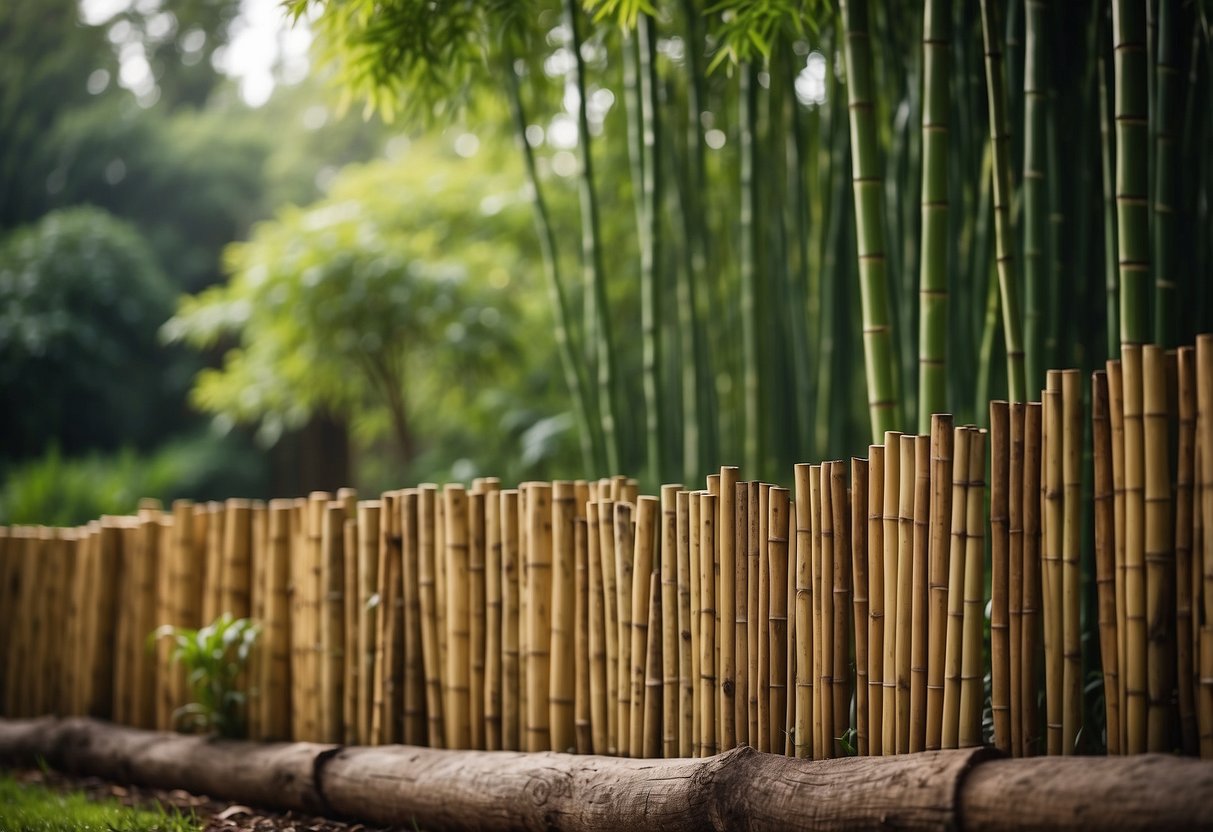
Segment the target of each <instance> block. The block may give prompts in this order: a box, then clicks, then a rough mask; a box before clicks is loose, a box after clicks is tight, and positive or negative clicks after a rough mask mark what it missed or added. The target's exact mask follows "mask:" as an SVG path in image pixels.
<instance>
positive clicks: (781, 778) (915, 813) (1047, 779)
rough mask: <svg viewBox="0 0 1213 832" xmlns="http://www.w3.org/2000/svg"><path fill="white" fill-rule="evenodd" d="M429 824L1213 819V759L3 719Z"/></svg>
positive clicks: (229, 795) (672, 825)
mask: <svg viewBox="0 0 1213 832" xmlns="http://www.w3.org/2000/svg"><path fill="white" fill-rule="evenodd" d="M38 758H41V759H44V760H46V761H47V762H48V763H50V764H51V765H53V766H56V767H58V768H61V769H64V770H66V771H70V772H75V773H80V774H94V775H101V776H105V777H109V778H112V779H118V780H122V781H126V782H131V783H138V784H143V785H150V786H156V787H161V788H181V789H186V790H188V791H193V792H199V793H204V794H209V795H210V796H212V797H217V798H223V799H229V800H234V801H239V802H243V803H250V804H260V805H264V806H268V807H274V808H280V809H295V810H303V811H308V812H311V813H315V814H330V815H332V814H337V815H344V816H347V817H351V818H356V819H358V820H362V821H367V822H372V823H380V824H392V825H406V826H407V825H409V824H416V825H417V827H419V828H423V829H427V830H443V829H486V830H494V829H530V830H558V829H564V830H577V831H578V832H582V831H583V830H598V829H602V830H614V829H636V830H644V829H653V830H660V832H677V830H682V829H696V830H698V829H750V830H760V829H789V830H795V829H805V830H807V829H819V830H829V829H844V828H845V829H887V828H891V827H896V828H906V829H977V830H1012V829H1014V830H1023V829H1031V828H1040V827H1046V826H1047V827H1050V828H1057V829H1063V830H1066V829H1075V830H1077V829H1087V828H1103V829H1117V830H1119V829H1126V830H1127V829H1145V828H1151V829H1213V812H1211V811H1210V801H1211V795H1213V765H1210V764H1209V763H1208V762H1202V761H1198V760H1192V759H1184V758H1178V757H1169V756H1165V755H1159V754H1153V755H1142V756H1138V757H1132V758H1082V759H1062V758H1030V759H1016V760H1007V759H998V758H997V754H995V753H994V752H992V751H989V750H987V749H981V748H970V749H962V750H959V751H930V752H923V753H919V754H912V755H901V756H893V757H849V758H844V759H837V760H828V761H817V762H814V761H810V760H801V759H795V758H788V757H783V756H778V755H773V754H762V753H759V752H757V751H754V750H753V749H751V748H748V747H743V748H738V749H734V750H732V751H729V752H727V753H725V754H721V755H718V756H715V757H709V758H704V759H674V760H634V759H621V758H614V757H598V756H588V755H587V756H577V755H569V754H555V753H540V754H521V753H516V752H486V751H442V750H434V749H428V748H417V747H412V746H382V747H375V748H365V747H339V746H333V745H320V744H315V743H289V744H288V743H277V744H256V743H245V742H231V741H217V740H208V739H204V738H199V737H184V736H180V735H176V734H168V733H157V732H152V731H141V730H136V729H132V728H125V727H120V726H116V725H111V724H109V723H105V722H100V721H96V720H90V719H65V720H55V719H49V718H47V719H39V720H2V719H0V761H4V760H8V761H20V762H25V763H30V762H33V761H34V760H36V759H38Z"/></svg>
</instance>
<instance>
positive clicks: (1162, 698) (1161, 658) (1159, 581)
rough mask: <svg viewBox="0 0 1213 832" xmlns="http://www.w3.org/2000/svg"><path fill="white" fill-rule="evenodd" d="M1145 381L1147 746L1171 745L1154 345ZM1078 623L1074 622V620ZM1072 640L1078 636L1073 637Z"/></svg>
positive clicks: (1165, 490) (1168, 580) (1164, 494)
mask: <svg viewBox="0 0 1213 832" xmlns="http://www.w3.org/2000/svg"><path fill="white" fill-rule="evenodd" d="M1142 378H1143V381H1144V389H1143V400H1142V420H1143V433H1144V441H1145V521H1146V531H1145V551H1144V560H1145V568H1146V634H1147V639H1148V641H1147V644H1146V680H1147V684H1146V697H1147V698H1146V750H1148V751H1169V750H1170V747H1171V738H1170V736H1169V732H1170V725H1169V721H1170V716H1171V714H1170V712H1169V711H1170V699H1171V697H1172V695H1173V690H1174V687H1175V674H1174V669H1173V662H1174V649H1173V644H1172V641H1171V639H1172V628H1173V627H1174V618H1175V610H1174V592H1175V551H1174V548H1173V542H1174V540H1173V537H1172V533H1173V526H1172V523H1173V518H1172V516H1171V475H1170V465H1169V463H1168V459H1167V457H1168V437H1167V434H1168V425H1167V423H1168V418H1169V417H1168V409H1167V368H1166V353H1165V352H1164V351H1163V350H1162V349H1161V348H1160V347H1157V346H1155V345H1152V344H1150V345H1146V346H1144V347H1143V348H1142ZM1075 623H1076V624H1077V621H1076V622H1075ZM1076 640H1077V639H1076Z"/></svg>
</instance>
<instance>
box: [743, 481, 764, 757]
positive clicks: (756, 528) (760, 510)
mask: <svg viewBox="0 0 1213 832" xmlns="http://www.w3.org/2000/svg"><path fill="white" fill-rule="evenodd" d="M763 485H764V484H763V483H761V482H757V481H755V482H751V483H750V504H749V506H748V509H747V510H748V512H749V528H748V529H747V530H746V532H747V536H748V537H749V541H748V544H747V545H748V553H747V556H746V561H747V563H746V588H747V595H746V607H747V608H748V610H749V618H748V620H747V626H746V629H747V633H748V636H749V637H748V639H747V641H748V642H749V645H748V646H747V649H748V651H749V659H750V672H749V673H750V678H749V699H750V730H749V734H750V744H751V745H753V746H754V747H755V748H758V747H759V746H758V732H759V727H758V726H759V718H758V702H759V684H758V664H759V662H758V660H759V655H758V654H759V644H760V642H761V641H762V640H763V639H764V638H765V637H766V628H765V627H763V626H762V621H761V620H760V613H761V607H762V605H763V603H764V602H763V601H762V591H761V587H760V586H759V580H760V572H761V571H762V566H761V561H762V560H763V559H765V555H766V526H767V516H766V503H765V500H766V494H767V493H769V487H767V488H766V489H765V490H764V487H763ZM760 555H761V557H760Z"/></svg>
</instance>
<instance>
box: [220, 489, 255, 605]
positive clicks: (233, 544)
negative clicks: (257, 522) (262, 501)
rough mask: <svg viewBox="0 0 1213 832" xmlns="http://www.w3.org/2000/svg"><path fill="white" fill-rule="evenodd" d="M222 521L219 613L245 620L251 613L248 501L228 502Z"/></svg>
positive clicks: (250, 519)
mask: <svg viewBox="0 0 1213 832" xmlns="http://www.w3.org/2000/svg"><path fill="white" fill-rule="evenodd" d="M224 517H225V522H224V534H223V565H222V567H221V573H220V574H221V576H222V577H221V578H220V584H219V586H220V589H219V612H221V613H222V612H227V613H231V615H232V616H233V617H234V618H247V617H248V615H249V612H250V606H249V596H250V592H249V589H250V585H251V575H250V569H249V562H250V558H251V554H252V519H253V516H252V506H251V505H250V504H249V501H248V500H241V499H230V500H228V501H227V503H226V507H225V511H224Z"/></svg>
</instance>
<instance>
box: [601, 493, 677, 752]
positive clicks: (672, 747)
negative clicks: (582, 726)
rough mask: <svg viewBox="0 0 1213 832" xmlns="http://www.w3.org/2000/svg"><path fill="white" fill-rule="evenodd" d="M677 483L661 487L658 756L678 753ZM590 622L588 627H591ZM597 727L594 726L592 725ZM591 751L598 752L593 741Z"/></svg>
mask: <svg viewBox="0 0 1213 832" xmlns="http://www.w3.org/2000/svg"><path fill="white" fill-rule="evenodd" d="M681 490H682V486H681V485H673V484H669V485H663V486H661V536H660V542H661V551H660V557H659V560H660V564H661V684H662V688H661V703H662V704H661V756H662V757H677V756H678V731H679V713H678V696H679V690H678V681H679V668H678V659H679V645H680V644H681V642H682V639H681V638H680V637H679V632H678V492H679V491H681ZM593 626H594V625H593V624H591V629H592V628H593ZM595 730H597V726H595ZM594 753H600V751H599V748H598V744H597V743H595V744H594Z"/></svg>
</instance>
